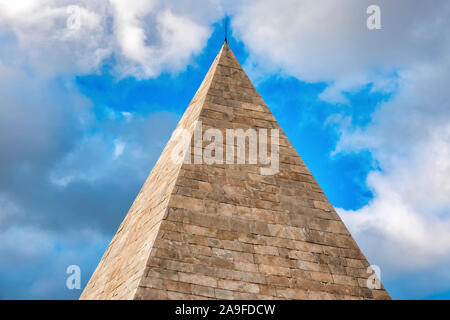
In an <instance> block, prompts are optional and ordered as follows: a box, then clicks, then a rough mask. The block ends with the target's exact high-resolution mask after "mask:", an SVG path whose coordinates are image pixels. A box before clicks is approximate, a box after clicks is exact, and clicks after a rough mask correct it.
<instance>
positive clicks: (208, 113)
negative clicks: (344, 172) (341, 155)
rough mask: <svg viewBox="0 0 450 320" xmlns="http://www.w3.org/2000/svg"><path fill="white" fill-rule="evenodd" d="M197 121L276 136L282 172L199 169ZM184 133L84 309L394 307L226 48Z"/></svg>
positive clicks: (124, 227)
mask: <svg viewBox="0 0 450 320" xmlns="http://www.w3.org/2000/svg"><path fill="white" fill-rule="evenodd" d="M196 120H201V121H202V130H203V132H204V131H205V130H206V129H210V128H212V129H217V130H219V132H221V133H222V134H224V135H225V133H226V130H227V129H243V130H247V129H248V128H256V129H268V130H270V129H273V128H274V129H279V133H280V137H279V138H280V139H279V143H280V146H279V160H280V165H279V172H278V173H276V174H274V175H262V174H261V172H260V168H261V167H263V165H262V164H260V163H259V164H258V163H257V164H249V163H248V160H249V156H248V152H246V155H245V156H244V157H242V159H241V160H245V161H246V162H245V164H225V163H213V164H206V163H197V162H196V161H200V160H203V159H202V157H201V155H200V156H199V155H198V152H200V151H202V152H204V151H205V150H206V149H207V148H208V145H209V144H210V143H211V142H208V141H206V143H205V141H203V142H201V141H200V143H199V144H196V140H195V135H194V127H195V121H196ZM177 128H184V129H186V130H187V132H188V134H189V135H190V137H191V140H190V141H180V140H179V137H177V136H176V135H173V136H172V137H171V139H170V140H169V142H168V143H167V146H166V148H165V149H164V151H163V153H162V154H161V157H160V158H159V160H158V162H157V163H156V165H155V167H154V168H153V170H152V171H151V173H150V175H149V177H148V179H147V181H146V182H145V184H144V186H143V187H142V189H141V191H140V192H139V194H138V196H137V198H136V200H135V202H134V203H133V205H132V207H131V208H130V210H129V212H128V214H127V216H126V217H125V219H124V221H123V222H122V224H121V225H120V227H119V229H118V231H117V233H116V235H115V236H114V238H113V239H112V241H111V243H110V245H109V247H108V249H107V250H106V252H105V254H104V256H103V258H102V260H101V261H100V263H99V265H98V267H97V269H96V271H95V272H94V274H93V275H92V277H91V279H90V281H89V283H88V285H87V286H86V288H85V290H84V292H83V294H82V296H81V299H390V297H389V294H388V293H387V292H386V290H385V289H384V288H383V287H382V288H381V289H379V290H372V289H369V288H367V278H368V277H369V276H370V274H368V273H367V272H366V270H367V267H368V266H369V263H368V262H367V260H366V259H365V257H364V255H363V254H362V253H361V251H360V249H359V248H358V246H357V244H356V242H355V241H354V240H353V238H352V237H351V235H350V233H349V232H348V230H347V228H346V227H345V225H344V224H343V222H342V221H341V219H340V218H339V216H338V215H337V213H336V212H335V210H334V209H333V207H332V206H331V204H330V203H329V201H328V200H327V198H326V196H325V194H324V193H323V191H322V190H321V188H320V187H319V185H318V184H317V182H316V181H315V179H314V177H313V176H312V175H311V172H310V171H309V170H308V168H307V167H306V165H305V164H304V162H303V161H302V159H301V158H300V156H299V155H298V154H297V152H296V151H295V149H294V148H293V146H292V145H291V143H290V142H289V140H288V138H287V137H286V135H285V134H284V132H283V131H282V130H281V128H280V127H279V125H278V123H277V122H276V120H275V118H274V116H273V115H272V113H271V112H270V110H269V108H268V107H267V106H266V104H265V103H264V101H263V100H262V98H261V97H260V96H259V94H258V92H257V91H256V90H255V88H254V87H253V85H252V83H251V82H250V80H249V79H248V77H247V75H246V74H245V72H244V71H243V70H242V68H241V66H240V65H239V63H238V61H237V60H236V58H235V57H234V54H233V53H232V51H231V49H230V48H229V47H228V45H227V44H224V45H223V47H222V49H221V50H220V52H219V54H218V56H217V57H216V59H215V60H214V62H213V64H212V66H211V68H210V70H209V71H208V73H207V75H206V77H205V79H204V81H203V83H202V85H201V86H200V88H199V90H198V91H197V93H196V94H195V96H194V98H193V100H192V101H191V103H190V104H189V107H188V108H187V110H186V112H185V114H184V115H183V117H182V119H181V120H180V122H179V124H178V127H177ZM266 144H267V145H269V144H270V138H269V139H268V141H267V143H266ZM221 145H222V146H223V147H224V148H226V147H227V146H228V147H229V146H230V145H231V147H233V145H232V144H229V143H228V142H227V141H222V143H221ZM180 146H181V150H179V149H177V148H179V147H180ZM174 150H176V151H177V152H178V151H180V152H181V155H183V154H184V155H185V158H186V159H191V163H181V162H180V163H175V162H173V161H172V159H171V155H172V152H173V151H174ZM247 151H248V150H247ZM183 152H185V153H183ZM235 155H236V154H235ZM244 158H245V159H244ZM236 159H239V158H238V157H237V156H236Z"/></svg>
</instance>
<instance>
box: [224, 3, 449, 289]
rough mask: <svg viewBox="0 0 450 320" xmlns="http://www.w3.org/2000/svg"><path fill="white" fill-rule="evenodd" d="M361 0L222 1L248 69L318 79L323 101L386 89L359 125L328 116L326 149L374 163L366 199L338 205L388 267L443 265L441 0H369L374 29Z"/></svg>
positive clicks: (444, 12)
mask: <svg viewBox="0 0 450 320" xmlns="http://www.w3.org/2000/svg"><path fill="white" fill-rule="evenodd" d="M236 3H237V2H236ZM370 4H373V2H372V1H366V0H354V1H353V0H343V1H334V0H323V1H320V3H318V2H317V1H313V0H297V1H295V0H278V1H272V0H260V1H249V2H246V3H245V4H242V5H241V6H238V7H235V8H234V9H231V10H232V11H233V12H234V14H235V16H234V19H233V21H232V25H233V32H234V34H235V35H236V36H237V37H239V38H240V39H241V40H242V41H243V42H244V44H245V45H246V47H247V48H248V50H249V53H250V55H249V64H250V66H251V69H253V68H255V69H259V70H261V69H265V70H266V74H270V73H273V72H280V73H281V74H285V75H289V76H294V77H297V78H299V79H300V80H303V81H307V82H326V83H328V84H329V86H328V87H327V88H326V89H325V91H324V92H323V93H322V94H321V95H320V98H322V99H323V100H326V101H328V102H331V103H342V104H347V105H349V104H350V102H349V101H348V100H347V98H346V96H345V93H346V92H356V91H358V90H359V89H361V88H362V87H363V86H365V85H367V84H372V90H373V91H380V92H384V93H391V94H392V99H391V100H390V101H388V102H385V103H383V104H381V105H380V106H378V107H377V109H376V111H375V112H374V114H373V115H372V119H371V121H370V123H369V124H367V125H364V126H362V127H359V126H355V125H354V124H352V121H351V120H352V119H351V118H349V117H348V116H342V115H340V114H339V113H338V114H336V115H334V116H331V117H330V118H329V121H328V123H327V125H330V124H333V123H334V124H336V123H337V124H338V125H337V126H336V128H337V130H338V132H339V133H340V134H341V136H340V140H339V142H338V144H337V146H336V150H335V151H334V153H333V155H334V154H337V153H346V152H359V151H362V150H369V151H370V152H371V153H372V156H373V158H374V159H375V160H376V161H377V163H378V165H379V167H380V168H381V171H373V172H371V173H370V174H369V176H368V179H367V185H368V187H369V188H370V189H371V190H372V191H373V193H374V198H373V200H372V201H371V202H370V203H368V204H367V205H366V206H364V207H363V208H361V209H359V210H355V211H352V210H348V211H346V210H343V209H339V212H340V214H341V216H342V217H343V218H344V221H345V222H346V224H347V225H348V226H349V228H350V230H351V231H352V233H353V234H354V235H355V236H356V238H357V240H358V243H360V244H361V246H362V248H363V251H364V252H366V253H367V255H368V256H369V258H372V259H371V260H372V262H374V263H377V264H380V265H381V266H383V267H384V268H386V269H387V270H388V273H391V274H393V273H395V272H400V271H404V270H405V269H407V270H409V272H413V271H414V270H418V269H424V268H433V267H434V268H437V267H438V266H441V265H442V264H444V265H447V266H448V265H449V264H450V261H449V259H448V257H449V256H450V197H449V194H450V183H449V182H448V181H450V160H449V159H450V109H449V101H450V93H449V90H448V84H449V83H450V64H449V62H448V61H450V36H449V34H448V32H445V31H444V30H449V29H450V3H449V2H448V1H433V3H429V2H424V1H419V0H414V1H383V0H380V1H377V4H378V5H379V6H380V7H381V24H382V30H373V31H370V30H368V29H367V28H366V18H367V14H366V8H367V7H368V6H369V5H370ZM258 76H260V77H261V76H264V73H261V71H260V73H259V74H258ZM345 107H346V108H347V107H348V106H345ZM349 107H352V106H349ZM337 112H339V109H337ZM399 257H400V258H399ZM449 285H450V284H447V287H449Z"/></svg>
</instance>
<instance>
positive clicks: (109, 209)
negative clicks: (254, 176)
mask: <svg viewBox="0 0 450 320" xmlns="http://www.w3.org/2000/svg"><path fill="white" fill-rule="evenodd" d="M193 4H194V2H193V1H192V2H189V1H181V2H180V3H178V2H177V1H174V2H171V3H168V2H165V1H136V0H135V1H126V2H124V1H120V2H119V1H89V0H76V1H72V0H70V1H68V0H49V1H47V0H46V1H44V0H28V1H27V0H24V1H4V0H0V46H1V48H2V50H0V100H1V103H0V150H1V152H0V176H1V179H0V253H1V254H2V257H4V259H2V261H1V262H0V273H1V276H0V283H1V286H0V296H1V297H6V298H63V297H66V298H69V297H71V298H76V297H77V294H79V292H70V291H68V290H66V289H65V288H64V283H65V277H66V274H65V268H66V267H67V265H69V264H79V265H80V266H82V271H83V273H84V272H85V274H84V275H85V277H87V276H88V275H89V274H90V272H92V271H93V268H94V267H95V263H96V261H97V260H96V259H97V258H98V256H99V255H101V254H102V253H103V252H104V250H105V245H106V244H107V242H108V239H110V237H111V233H112V232H114V231H115V229H116V228H117V225H118V224H119V223H120V221H121V220H122V219H123V215H124V214H125V212H126V210H127V208H129V206H130V203H131V201H132V200H133V197H134V195H135V194H137V192H138V190H139V188H140V186H141V185H142V182H143V179H145V177H146V176H147V175H148V171H149V169H150V168H151V166H152V164H153V163H154V162H155V161H156V159H157V157H158V155H159V154H160V152H161V150H162V148H163V147H164V145H165V143H166V139H167V138H168V136H169V134H170V132H171V130H173V128H175V125H176V122H177V118H178V115H176V114H172V113H168V112H152V111H151V109H150V108H149V109H148V110H146V112H142V110H138V111H139V112H136V113H131V112H119V111H117V110H113V109H111V108H109V107H108V106H105V105H94V104H93V103H92V102H91V101H90V100H89V99H88V98H86V97H85V96H84V95H83V94H81V93H80V92H79V91H78V87H77V83H76V81H75V78H76V77H77V76H80V75H85V74H92V73H99V72H101V70H102V68H103V67H104V66H105V65H106V66H108V67H110V68H111V70H112V73H114V74H115V76H116V77H117V78H122V77H126V76H134V77H137V78H149V77H156V76H158V75H159V74H160V73H164V72H170V73H173V72H178V71H181V70H183V69H184V68H185V67H186V66H187V65H188V64H189V63H191V59H192V57H193V55H195V54H197V53H198V52H200V50H201V49H202V48H203V47H204V45H205V44H206V40H207V38H208V37H209V35H210V33H211V27H210V24H211V22H212V19H215V18H216V17H217V15H219V14H221V13H220V8H219V9H217V8H218V5H217V4H214V3H213V2H211V3H209V2H205V3H204V5H203V6H202V8H201V9H199V10H192V8H194V6H193ZM124 5H125V6H126V8H124ZM74 6H75V7H74ZM186 8H188V9H189V10H185V9H186ZM78 23H79V24H78ZM148 104H149V105H153V103H152V101H149V102H148ZM149 128H152V129H153V130H149ZM127 195H129V196H127ZM30 265H32V267H31V268H30ZM83 281H84V283H85V281H87V279H86V278H84V280H83Z"/></svg>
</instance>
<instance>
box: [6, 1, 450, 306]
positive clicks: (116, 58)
mask: <svg viewBox="0 0 450 320" xmlns="http://www.w3.org/2000/svg"><path fill="white" fill-rule="evenodd" d="M362 2H363V3H362ZM30 3H31V4H30V5H29V7H27V6H24V7H23V8H22V7H21V8H16V7H14V5H12V4H8V2H3V1H2V2H0V6H3V9H4V11H2V12H3V13H0V45H1V46H2V47H3V48H5V49H6V50H2V52H0V99H1V101H2V103H0V147H1V149H2V150H3V151H2V153H1V154H0V177H1V179H0V243H1V244H0V253H1V254H2V257H5V259H2V261H0V298H26V299H29V298H31V299H36V298H38V299H39V298H44V299H47V298H61V299H73V298H77V297H78V296H79V295H80V293H81V291H80V290H68V289H67V288H66V287H65V279H66V278H67V274H66V273H65V271H66V268H67V266H69V265H71V264H76V265H79V266H80V267H81V270H82V287H83V286H84V285H85V284H86V282H87V281H88V280H89V277H90V275H91V273H92V272H93V270H94V268H95V267H96V265H97V263H98V261H99V259H100V258H101V256H102V255H103V253H104V251H105V249H106V246H107V245H108V243H109V241H110V240H111V238H112V236H113V234H114V233H115V231H116V229H117V226H118V225H119V223H120V222H121V221H122V219H123V217H124V216H125V214H126V212H127V210H128V208H129V207H130V205H131V203H132V201H133V200H134V198H135V196H136V195H137V193H138V191H139V189H140V187H141V185H142V183H143V182H144V180H145V178H146V177H147V175H148V173H149V172H150V170H151V168H152V167H153V165H154V163H155V162H156V160H157V158H158V156H159V154H160V153H161V151H162V149H163V148H164V146H165V143H166V142H167V140H168V138H169V136H170V134H171V133H172V131H173V129H174V128H175V126H176V124H177V122H178V120H179V119H180V118H181V116H182V114H183V112H184V110H185V108H186V107H187V105H188V103H189V101H190V100H191V99H192V97H193V95H194V93H195V91H196V90H197V88H198V86H199V85H200V83H201V81H202V80H203V77H204V75H205V73H206V71H207V70H208V68H209V67H210V64H211V63H212V61H213V59H214V57H215V56H216V54H217V52H218V50H219V49H220V47H221V45H222V42H223V23H222V21H223V17H224V16H225V14H227V15H229V17H230V24H231V26H230V31H229V35H228V41H229V44H230V46H231V48H232V49H233V51H234V53H235V55H236V56H237V58H238V60H239V61H240V63H241V64H242V65H243V66H244V69H245V70H246V71H247V72H248V75H249V77H250V79H251V80H252V81H253V83H254V84H255V86H256V88H257V90H258V92H259V93H260V94H261V96H262V97H263V98H264V100H265V101H266V103H267V105H268V106H269V108H270V109H271V111H272V112H273V114H274V115H275V117H276V119H277V120H278V122H279V124H280V125H281V127H282V128H283V130H284V131H285V132H286V134H287V136H288V137H289V139H290V141H291V142H292V144H293V145H294V147H295V148H296V150H297V151H298V152H299V154H300V156H301V157H302V158H303V160H304V161H305V163H306V164H307V166H308V167H309V169H310V170H311V171H312V173H313V175H314V176H315V178H316V179H317V181H318V182H319V184H320V186H321V187H322V188H323V190H324V191H325V193H326V195H327V196H328V198H329V200H330V201H331V203H332V204H333V206H334V207H335V208H337V211H338V213H339V214H340V215H341V217H342V218H343V220H344V222H345V223H346V225H347V226H348V227H349V229H350V231H351V232H352V234H353V235H354V237H355V238H356V240H357V242H358V244H359V245H360V247H361V248H362V250H363V252H364V253H365V255H366V256H367V257H368V259H369V261H370V262H371V263H372V264H376V265H379V266H380V267H381V271H382V280H383V283H384V285H385V286H386V288H387V289H388V291H389V292H390V294H391V295H392V297H393V298H394V299H422V298H425V299H427V298H429V299H448V298H449V295H450V272H449V270H450V268H449V266H450V261H449V259H448V257H449V256H450V199H449V197H448V194H449V193H448V192H447V191H450V186H449V183H448V181H450V180H448V179H447V178H450V163H449V161H448V159H449V157H448V156H449V155H450V150H449V148H450V147H449V145H450V127H449V123H450V111H449V110H450V109H449V108H448V101H449V92H448V90H447V86H448V83H449V80H450V72H449V70H450V69H449V65H448V61H450V59H448V58H449V57H450V39H449V37H448V36H446V35H443V34H442V32H440V31H441V30H443V28H445V27H447V26H448V25H445V24H448V22H447V20H446V19H437V17H444V16H446V15H448V14H449V12H450V8H449V5H448V4H447V3H446V2H445V1H442V2H437V3H438V5H436V6H434V7H431V6H429V5H428V6H427V5H424V4H421V3H420V2H417V3H416V4H417V5H416V7H415V8H413V9H408V10H406V9H405V8H406V7H405V6H402V5H401V4H403V5H405V3H406V2H405V3H402V2H400V3H401V4H398V5H397V4H395V5H393V4H389V2H386V1H380V5H381V8H382V13H383V20H382V21H383V23H384V24H383V26H384V30H382V31H373V33H370V32H368V31H367V29H366V28H365V19H366V17H367V15H366V13H365V7H367V5H366V3H365V2H364V1H359V2H356V1H344V2H343V6H344V7H345V10H340V11H335V10H334V9H336V4H335V3H333V2H332V1H328V0H323V4H322V5H323V9H321V10H313V8H314V7H313V6H314V5H313V4H312V2H310V1H296V2H295V1H294V2H292V3H291V2H288V1H276V2H274V1H269V0H267V1H259V2H258V1H249V2H248V3H247V4H246V5H242V6H241V5H239V4H238V3H233V5H225V4H223V5H222V6H219V7H217V4H215V3H214V2H205V6H203V8H202V10H197V11H196V10H193V8H192V4H191V3H190V2H189V1H174V2H170V1H169V2H168V3H170V6H169V7H165V6H166V4H162V2H158V1H153V2H152V1H149V3H152V4H149V5H142V4H140V3H139V2H138V1H131V2H130V3H129V7H127V8H122V7H121V6H122V4H119V3H118V2H117V1H111V3H110V4H108V5H105V4H100V2H97V1H91V2H88V1H78V2H76V3H77V5H79V6H80V7H81V8H83V9H84V10H85V11H82V20H81V21H82V24H81V29H79V30H67V27H66V26H65V20H66V18H67V12H66V10H65V8H66V7H65V6H66V5H69V4H70V1H60V2H58V1H54V2H49V3H50V4H49V3H47V4H46V5H47V6H50V7H51V8H62V10H60V11H57V10H56V9H55V11H54V12H53V11H50V12H51V13H50V14H49V16H47V18H46V19H48V21H50V22H51V23H49V24H48V25H50V27H51V29H46V28H49V26H48V25H43V24H42V21H41V20H40V19H42V16H40V15H39V14H37V13H38V12H40V11H39V10H43V6H44V5H43V4H40V3H39V1H34V2H33V1H32V2H30ZM367 4H368V2H367ZM412 7H414V6H412ZM408 8H411V7H408ZM24 10H25V11H24ZM27 10H28V11H27ZM120 10H122V11H123V10H128V11H127V12H129V13H130V15H129V16H125V15H121V13H120V12H121V11H120ZM24 12H25V13H28V15H29V16H30V18H29V20H27V21H25V20H24V19H23V18H22V13H24ZM47 12H48V11H47ZM137 12H139V13H142V12H144V13H145V14H143V15H142V14H137ZM334 12H338V13H337V14H333V13H334ZM133 13H134V15H133ZM307 13H309V14H307ZM319 14H320V17H321V18H322V20H320V21H321V22H320V23H322V24H320V25H319V24H318V23H319V22H318V21H319V19H317V16H316V15H319ZM130 16H131V18H130ZM261 16H265V17H266V19H265V25H264V28H265V29H264V30H263V31H261V23H260V20H261ZM145 17H147V19H144V18H145ZM158 17H162V18H161V19H163V20H158ZM180 17H181V18H180ZM277 17H284V19H285V20H286V22H284V20H283V19H281V20H280V19H276V18H277ZM152 19H153V20H152ZM327 19H328V20H327ZM167 21H168V22H167ZM324 21H325V22H324ZM411 21H413V22H411ZM435 21H441V22H438V23H437V25H436V23H434V24H433V23H432V22H435ZM83 23H84V24H83ZM284 23H286V25H285V24H284ZM323 23H325V25H323ZM360 23H363V24H362V25H361V27H360V28H359V29H358V28H357V27H355V26H359V24H360ZM439 23H441V24H442V25H440V24H439ZM111 25H113V26H114V27H112V26H111ZM130 26H132V27H133V28H134V29H133V28H130ZM58 28H60V29H61V30H65V31H64V32H63V33H62V34H61V33H59V32H58V31H57V30H60V29H58ZM164 28H168V30H170V31H171V32H169V33H168V34H166V33H164V32H163V31H164V30H166V29H164ZM135 29H139V30H142V31H143V33H137V34H138V35H142V34H145V35H146V37H145V39H140V40H142V41H139V38H138V39H137V40H136V42H132V40H130V39H135V38H133V36H136V34H134V33H133V32H134V31H133V30H135ZM287 29H289V30H290V32H285V30H287ZM55 30H56V31H55ZM155 30H160V31H161V30H163V31H161V34H158V31H155ZM155 32H156V34H155ZM376 32H379V33H376ZM178 33H179V34H178ZM49 35H50V36H49ZM186 38H188V41H185V40H184V39H186ZM130 41H131V42H130ZM430 48H432V49H430ZM150 49H151V50H150ZM374 52H376V54H374Z"/></svg>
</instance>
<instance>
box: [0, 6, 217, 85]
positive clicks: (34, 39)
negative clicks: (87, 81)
mask: <svg viewBox="0 0 450 320" xmlns="http://www.w3.org/2000/svg"><path fill="white" fill-rule="evenodd" d="M194 7H195V10H194V9H193V8H194ZM221 12H222V11H221V7H220V5H219V4H218V3H216V2H215V1H204V2H203V3H202V5H201V6H198V3H197V2H196V1H171V2H167V1H160V0H151V1H149V0H145V1H144V0H130V1H116V0H110V1H89V0H76V1H73V0H51V1H44V0H27V1H7V0H1V1H0V27H1V29H0V30H2V31H1V32H0V37H1V36H3V37H5V38H8V39H10V41H11V42H13V43H15V44H17V47H15V48H8V49H9V50H11V49H12V51H9V50H8V52H6V53H4V54H5V56H11V55H15V54H14V51H16V52H19V50H20V56H21V57H20V58H21V60H22V62H23V63H26V64H32V66H33V68H34V70H35V71H38V72H39V74H40V75H44V74H48V73H52V74H61V73H69V74H70V73H76V74H81V73H89V72H93V71H96V70H97V69H98V68H99V67H101V65H102V63H104V62H107V61H108V59H114V61H115V63H114V64H113V65H114V68H115V70H116V72H117V74H118V75H119V76H135V77H138V78H149V77H155V76H158V75H159V74H160V73H161V72H178V71H180V70H183V69H184V68H185V67H186V65H187V64H189V63H190V62H191V59H192V57H193V55H195V54H198V53H199V52H200V51H201V49H202V48H203V47H204V46H205V44H206V40H207V39H208V37H209V36H210V34H211V32H212V29H211V27H210V25H211V23H212V22H214V21H216V20H217V19H218V18H219V17H220V16H221V14H222V13H221ZM24 54H25V56H23V55H24Z"/></svg>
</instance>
